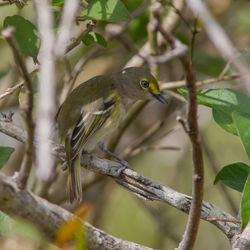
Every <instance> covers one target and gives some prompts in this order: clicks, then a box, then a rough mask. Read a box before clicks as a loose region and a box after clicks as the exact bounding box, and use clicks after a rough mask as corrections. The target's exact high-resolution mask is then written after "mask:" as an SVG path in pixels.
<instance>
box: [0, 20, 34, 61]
mask: <svg viewBox="0 0 250 250" xmlns="http://www.w3.org/2000/svg"><path fill="white" fill-rule="evenodd" d="M8 26H12V27H14V28H15V32H14V37H15V40H16V42H17V44H18V46H19V48H20V50H21V52H22V53H23V54H25V55H28V56H31V57H34V58H36V57H37V55H38V50H39V37H38V31H37V28H36V26H35V25H34V24H33V23H31V22H30V21H28V20H26V19H25V18H23V17H21V16H18V15H14V16H8V17H6V18H5V19H4V28H6V27H8Z"/></svg>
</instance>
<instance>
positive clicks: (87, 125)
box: [66, 97, 116, 160]
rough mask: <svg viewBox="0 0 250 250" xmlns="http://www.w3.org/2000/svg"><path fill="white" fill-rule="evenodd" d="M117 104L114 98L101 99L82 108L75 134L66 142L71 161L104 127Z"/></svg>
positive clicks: (74, 130)
mask: <svg viewBox="0 0 250 250" xmlns="http://www.w3.org/2000/svg"><path fill="white" fill-rule="evenodd" d="M115 103H116V101H115V99H114V97H112V98H108V99H106V100H105V99H103V98H99V99H97V100H96V101H95V102H92V103H90V104H88V105H85V106H84V107H83V108H82V110H81V112H80V117H79V119H78V121H77V123H76V125H75V127H74V129H73V132H72V134H71V136H70V138H68V140H67V141H68V142H66V144H67V146H66V151H67V152H68V155H69V157H70V159H69V160H73V159H75V157H76V156H77V155H78V154H79V153H80V151H81V149H83V148H84V144H85V143H86V142H87V141H88V140H89V139H90V137H91V136H93V134H95V132H96V131H98V130H99V129H100V128H101V127H102V126H103V125H104V123H105V122H106V121H107V119H108V118H109V117H110V115H111V113H112V111H113V109H114V107H115Z"/></svg>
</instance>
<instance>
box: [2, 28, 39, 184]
mask: <svg viewBox="0 0 250 250" xmlns="http://www.w3.org/2000/svg"><path fill="white" fill-rule="evenodd" d="M13 32H14V30H13V28H12V27H8V28H6V29H5V30H3V31H2V35H3V36H4V37H5V39H6V40H7V42H8V44H9V45H10V47H11V49H12V51H13V54H14V56H15V58H16V62H17V65H18V67H19V68H20V69H21V72H22V75H23V78H24V81H25V86H26V87H27V98H26V100H25V104H23V105H22V107H21V109H20V113H21V115H22V117H23V121H24V125H25V129H26V130H27V132H28V140H27V142H26V143H25V155H24V158H23V162H22V166H21V169H20V172H19V176H18V182H19V185H20V187H21V188H24V187H25V186H26V183H27V180H28V177H29V173H30V170H31V166H32V161H33V153H34V149H33V140H34V124H33V117H32V110H33V87H32V81H31V78H30V75H29V73H28V70H27V68H26V65H25V62H24V59H23V58H22V55H21V53H20V51H19V49H18V46H17V45H16V43H15V41H14V39H13Z"/></svg>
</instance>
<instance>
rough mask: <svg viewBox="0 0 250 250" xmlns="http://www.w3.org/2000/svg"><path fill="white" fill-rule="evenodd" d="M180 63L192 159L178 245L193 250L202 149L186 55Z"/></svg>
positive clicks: (199, 208)
mask: <svg viewBox="0 0 250 250" xmlns="http://www.w3.org/2000/svg"><path fill="white" fill-rule="evenodd" d="M155 17H156V18H157V19H158V25H157V29H158V30H159V32H160V33H161V34H162V36H163V37H164V38H165V39H166V41H167V42H168V43H169V44H170V46H171V48H172V49H173V48H176V46H178V43H177V42H176V40H175V39H174V38H173V37H172V36H171V35H170V34H169V33H168V32H166V31H165V30H164V29H163V28H162V26H161V24H160V16H159V13H157V12H156V13H155ZM180 60H181V63H182V65H183V68H184V70H185V71H186V77H187V81H186V85H187V89H188V114H187V121H188V135H189V138H190V140H191V143H192V157H193V182H192V183H193V187H192V197H193V199H192V204H191V208H190V212H189V217H188V222H187V225H186V229H185V232H184V235H183V238H182V241H181V242H180V244H179V247H178V248H179V249H193V246H194V243H195V240H196V237H197V233H198V227H199V223H200V216H201V211H202V199H203V186H204V178H203V176H204V167H203V155H202V147H201V143H200V137H199V128H198V122H197V109H198V107H197V106H198V105H197V96H196V86H195V74H194V72H193V69H192V66H191V62H190V60H189V58H188V57H187V55H186V54H185V55H182V56H180Z"/></svg>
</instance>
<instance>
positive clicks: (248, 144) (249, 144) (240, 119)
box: [233, 111, 250, 159]
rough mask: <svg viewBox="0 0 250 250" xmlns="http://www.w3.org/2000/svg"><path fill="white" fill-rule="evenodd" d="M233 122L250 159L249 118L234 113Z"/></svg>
mask: <svg viewBox="0 0 250 250" xmlns="http://www.w3.org/2000/svg"><path fill="white" fill-rule="evenodd" d="M233 121H234V123H235V125H236V128H237V131H238V134H239V136H240V139H241V141H242V144H243V146H244V149H245V151H246V153H247V156H248V158H249V159H250V119H249V117H248V118H247V117H245V116H244V115H242V114H240V113H238V112H237V111H234V112H233Z"/></svg>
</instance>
